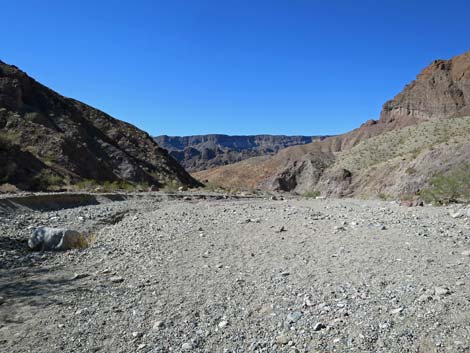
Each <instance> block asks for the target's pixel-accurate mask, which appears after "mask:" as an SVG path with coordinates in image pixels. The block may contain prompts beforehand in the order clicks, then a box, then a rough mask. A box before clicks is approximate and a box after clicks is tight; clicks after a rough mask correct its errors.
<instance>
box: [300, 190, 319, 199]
mask: <svg viewBox="0 0 470 353" xmlns="http://www.w3.org/2000/svg"><path fill="white" fill-rule="evenodd" d="M301 196H303V197H312V198H315V197H318V196H320V191H315V190H314V191H307V192H304V193H303V194H301Z"/></svg>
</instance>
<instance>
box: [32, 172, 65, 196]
mask: <svg viewBox="0 0 470 353" xmlns="http://www.w3.org/2000/svg"><path fill="white" fill-rule="evenodd" d="M35 181H36V188H37V189H38V190H43V191H50V190H54V189H57V187H60V186H62V185H63V184H64V179H63V178H62V177H61V176H60V175H57V174H54V173H52V172H50V171H42V172H41V173H39V174H38V175H37V176H36V178H35Z"/></svg>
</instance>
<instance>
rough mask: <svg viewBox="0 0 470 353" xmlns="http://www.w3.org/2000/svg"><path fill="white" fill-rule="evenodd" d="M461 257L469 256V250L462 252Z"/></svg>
mask: <svg viewBox="0 0 470 353" xmlns="http://www.w3.org/2000/svg"><path fill="white" fill-rule="evenodd" d="M462 256H470V250H465V251H462Z"/></svg>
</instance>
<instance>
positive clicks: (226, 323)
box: [217, 320, 228, 328]
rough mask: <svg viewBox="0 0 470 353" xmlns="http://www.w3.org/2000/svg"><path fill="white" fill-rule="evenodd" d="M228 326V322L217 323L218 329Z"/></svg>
mask: <svg viewBox="0 0 470 353" xmlns="http://www.w3.org/2000/svg"><path fill="white" fill-rule="evenodd" d="M227 325H228V321H225V320H224V321H221V322H219V324H218V325H217V326H219V328H224V327H226V326H227Z"/></svg>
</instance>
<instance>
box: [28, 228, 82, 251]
mask: <svg viewBox="0 0 470 353" xmlns="http://www.w3.org/2000/svg"><path fill="white" fill-rule="evenodd" d="M28 246H29V247H30V248H31V249H32V250H35V251H51V250H53V251H65V250H70V249H80V248H84V247H87V246H88V240H87V237H86V236H85V235H84V234H82V233H79V232H77V231H75V230H70V229H60V228H50V227H39V228H36V229H35V230H34V232H33V235H32V236H31V238H30V239H29V240H28Z"/></svg>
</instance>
